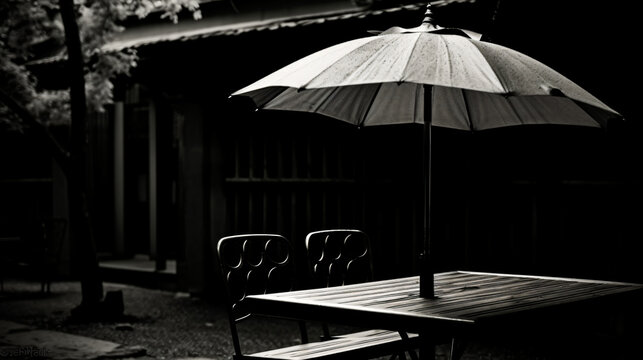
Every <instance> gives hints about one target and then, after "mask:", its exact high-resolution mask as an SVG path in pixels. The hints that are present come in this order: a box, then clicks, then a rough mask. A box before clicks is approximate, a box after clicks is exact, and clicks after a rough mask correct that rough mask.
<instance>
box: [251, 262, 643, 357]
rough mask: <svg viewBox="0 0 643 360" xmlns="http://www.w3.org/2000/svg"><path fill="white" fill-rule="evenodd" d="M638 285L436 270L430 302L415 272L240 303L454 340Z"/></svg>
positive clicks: (282, 314) (286, 313) (264, 310)
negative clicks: (510, 320)
mask: <svg viewBox="0 0 643 360" xmlns="http://www.w3.org/2000/svg"><path fill="white" fill-rule="evenodd" d="M642 288H643V285H640V284H632V283H622V282H610V281H597V280H585V279H569V278H553V277H543V276H525V275H509V274H494V273H480V272H467V271H453V272H446V273H439V274H436V275H435V295H436V298H433V299H425V298H421V297H419V295H418V293H419V277H417V276H413V277H406V278H399V279H392V280H383V281H374V282H369V283H363V284H356V285H346V286H340V287H332V288H323V289H311V290H302V291H291V292H283V293H274V294H265V295H253V296H248V297H247V298H246V301H245V306H247V307H248V309H249V310H250V311H251V312H253V313H256V314H262V315H269V316H278V317H286V318H295V319H303V320H309V321H324V322H328V323H338V324H346V325H356V326H364V327H372V328H384V329H391V330H401V331H407V332H414V333H419V334H420V335H421V336H424V337H425V338H426V339H431V338H433V337H434V336H436V335H439V334H449V336H450V337H457V336H460V335H462V334H467V333H468V332H469V331H472V330H474V329H477V330H479V329H480V327H481V326H482V327H484V326H485V325H487V324H492V323H494V321H496V320H498V321H500V320H501V319H506V318H508V317H512V316H516V315H520V314H527V313H534V312H536V313H537V311H538V310H539V309H548V308H553V307H556V306H562V305H565V304H575V305H577V304H578V303H580V302H588V301H591V300H592V299H599V298H600V299H604V298H606V297H608V296H609V297H614V296H615V295H617V294H623V293H629V292H632V291H637V292H640V290H641V289H642ZM423 343H424V342H423ZM426 343H427V344H429V343H430V342H429V341H427V342H426ZM430 352H431V351H430V350H428V349H421V354H423V355H422V356H423V357H424V358H430V357H431V354H430ZM427 354H428V356H427Z"/></svg>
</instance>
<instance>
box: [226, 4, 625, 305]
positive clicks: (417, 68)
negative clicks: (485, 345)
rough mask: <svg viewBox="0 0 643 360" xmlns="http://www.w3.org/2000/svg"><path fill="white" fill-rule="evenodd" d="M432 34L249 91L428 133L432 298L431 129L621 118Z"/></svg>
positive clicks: (470, 38) (531, 65)
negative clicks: (421, 127)
mask: <svg viewBox="0 0 643 360" xmlns="http://www.w3.org/2000/svg"><path fill="white" fill-rule="evenodd" d="M477 38H479V37H477V36H475V34H473V33H471V32H468V31H465V30H461V29H453V28H442V27H440V26H437V25H434V24H433V19H432V16H431V10H430V4H429V6H427V13H426V16H425V19H424V21H423V22H422V24H421V25H420V26H418V27H415V28H410V29H404V28H400V27H393V28H391V29H389V30H387V31H384V32H382V33H380V34H379V35H377V36H369V37H364V38H359V39H355V40H351V41H347V42H343V43H340V44H337V45H334V46H331V47H329V48H326V49H323V50H321V51H318V52H316V53H314V54H311V55H309V56H306V57H304V58H302V59H300V60H298V61H296V62H294V63H292V64H290V65H287V66H285V67H283V68H281V69H280V70H277V71H275V72H274V73H272V74H270V75H268V76H266V77H264V78H263V79H260V80H258V81H257V82H255V83H253V84H251V85H249V86H247V87H245V88H243V89H240V90H238V91H236V92H235V93H233V94H232V95H231V96H238V95H243V96H247V97H250V98H251V99H252V100H253V101H254V103H255V104H256V106H257V108H258V109H270V110H288V111H303V112H312V113H319V114H323V115H326V116H329V117H332V118H336V119H339V120H342V121H346V122H349V123H351V124H354V125H356V126H359V127H361V126H374V125H388V124H413V123H415V124H424V158H425V159H424V166H425V170H424V174H425V175H424V178H425V209H424V211H425V216H424V217H425V220H424V222H425V225H424V233H425V234H424V244H423V246H424V250H423V254H422V262H421V272H420V295H421V296H423V297H433V296H434V291H433V271H432V268H431V263H432V262H431V260H430V256H431V251H430V249H431V241H430V234H431V127H432V126H439V127H447V128H453V129H461V130H467V131H478V130H485V129H492V128H498V127H505V126H514V125H525V124H560V125H575V126H592V127H601V126H604V125H605V124H606V122H607V121H608V120H610V119H612V118H620V117H621V116H620V115H619V114H618V113H617V112H616V111H614V110H613V109H611V108H610V107H608V106H607V105H605V104H604V103H603V102H601V101H600V100H598V99H597V98H596V97H594V96H593V95H591V94H590V93H589V92H587V91H585V90H584V89H582V88H581V87H580V86H578V85H577V84H575V83H574V82H572V81H570V80H569V79H567V78H566V77H564V76H563V75H561V74H559V73H558V72H556V71H554V70H553V69H551V68H550V67H548V66H546V65H544V64H542V63H540V62H538V61H537V60H535V59H533V58H531V57H529V56H527V55H524V54H522V53H520V52H518V51H515V50H512V49H509V48H507V47H503V46H500V45H496V44H492V43H488V42H483V41H480V40H477Z"/></svg>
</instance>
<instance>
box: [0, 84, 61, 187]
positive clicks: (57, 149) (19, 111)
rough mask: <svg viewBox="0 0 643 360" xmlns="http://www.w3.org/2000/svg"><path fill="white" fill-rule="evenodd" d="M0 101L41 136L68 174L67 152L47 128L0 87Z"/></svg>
mask: <svg viewBox="0 0 643 360" xmlns="http://www.w3.org/2000/svg"><path fill="white" fill-rule="evenodd" d="M0 101H2V102H3V103H4V104H5V105H6V106H7V107H8V108H9V109H11V111H13V112H14V113H15V114H16V115H17V116H18V117H19V118H20V119H21V120H22V121H23V122H24V123H25V124H27V125H29V126H30V127H31V128H33V129H34V130H35V133H36V135H37V136H40V137H42V138H43V139H44V140H45V141H46V143H47V146H48V148H49V150H51V154H52V156H53V157H54V159H55V160H56V162H57V163H58V165H60V167H61V168H62V170H63V171H64V172H65V175H66V176H68V175H69V152H67V151H66V150H65V149H64V148H63V147H62V146H61V145H60V143H59V142H58V141H57V140H56V139H55V138H54V137H53V135H52V134H51V133H50V132H49V130H47V128H46V127H45V126H44V125H43V124H42V123H41V122H40V121H38V120H37V119H36V118H35V117H34V116H33V115H32V114H31V112H29V110H27V108H26V107H24V106H23V105H22V104H20V103H19V102H18V101H17V100H16V99H14V98H13V96H11V95H10V94H9V93H7V92H6V91H5V90H4V89H2V88H0Z"/></svg>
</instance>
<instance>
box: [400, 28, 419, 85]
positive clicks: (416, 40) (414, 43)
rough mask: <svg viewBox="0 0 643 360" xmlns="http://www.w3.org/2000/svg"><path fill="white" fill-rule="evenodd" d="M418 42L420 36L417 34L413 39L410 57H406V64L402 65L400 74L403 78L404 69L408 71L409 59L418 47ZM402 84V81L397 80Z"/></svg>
mask: <svg viewBox="0 0 643 360" xmlns="http://www.w3.org/2000/svg"><path fill="white" fill-rule="evenodd" d="M419 40H420V34H419V33H418V34H417V36H416V37H415V41H414V42H413V48H412V49H411V51H410V52H409V54H410V55H409V57H408V60H407V61H406V64H405V65H404V69H402V73H401V75H402V76H404V74H406V69H408V67H409V64H410V63H411V57H412V55H413V53H414V52H415V48H416V47H417V46H418V42H419ZM402 82H404V79H399V80H398V83H402Z"/></svg>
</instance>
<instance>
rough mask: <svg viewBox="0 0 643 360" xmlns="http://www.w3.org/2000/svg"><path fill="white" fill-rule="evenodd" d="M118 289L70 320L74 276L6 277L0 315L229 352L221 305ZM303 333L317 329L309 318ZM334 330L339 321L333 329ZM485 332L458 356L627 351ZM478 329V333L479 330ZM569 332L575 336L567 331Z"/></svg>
mask: <svg viewBox="0 0 643 360" xmlns="http://www.w3.org/2000/svg"><path fill="white" fill-rule="evenodd" d="M112 290H120V291H122V292H123V298H124V303H125V311H124V316H122V318H119V319H117V320H115V321H110V322H91V323H77V322H72V321H70V317H69V315H70V310H71V309H72V308H74V307H75V306H77V305H78V304H79V303H80V300H81V294H80V285H79V284H78V283H77V282H55V283H53V284H52V287H51V293H50V294H43V293H41V292H40V286H39V284H37V283H33V282H31V283H30V282H25V281H17V280H6V281H5V283H4V292H2V293H1V294H0V319H4V320H9V321H14V322H18V323H22V324H26V325H31V326H35V327H38V328H42V329H48V330H55V331H62V332H66V333H71V334H76V335H83V336H88V337H92V338H96V339H101V340H107V341H112V342H116V343H119V344H123V345H129V346H136V345H138V346H142V347H144V348H145V349H146V350H147V356H148V357H151V358H156V359H178V358H187V357H204V358H211V359H231V358H232V356H231V354H232V353H233V348H232V343H231V340H230V331H229V327H228V319H227V315H226V312H225V309H224V307H223V306H222V305H221V304H215V303H212V302H210V301H207V300H205V299H202V298H198V297H191V296H189V295H188V294H184V293H173V292H167V291H160V290H151V289H145V288H140V287H135V286H129V285H121V284H114V283H106V284H105V291H106V292H107V291H112ZM309 329H310V330H311V331H310V332H311V334H310V336H311V337H314V336H316V331H317V330H318V329H319V327H318V326H316V324H311V325H309ZM337 330H338V331H341V330H345V329H337ZM240 332H241V333H240V337H241V339H242V340H243V344H242V348H243V349H244V351H245V352H254V351H259V350H264V349H269V348H272V347H278V346H284V345H286V344H291V343H292V342H296V341H297V340H298V335H299V333H298V328H297V326H296V325H294V324H293V323H292V322H289V321H285V320H281V321H279V320H276V319H270V320H266V319H262V320H253V321H252V322H247V323H244V324H242V326H241V327H240ZM508 334H511V336H505V335H503V336H502V337H499V336H490V337H488V338H487V337H485V338H479V339H475V340H471V341H470V342H469V345H468V347H467V351H466V352H465V354H464V356H463V357H462V360H510V359H511V360H536V359H539V360H541V359H559V358H561V359H563V358H565V359H587V358H595V359H617V358H622V359H634V357H627V356H621V355H620V354H619V353H618V352H617V351H616V350H614V351H613V349H612V348H609V347H605V346H596V344H594V343H591V341H592V340H587V339H585V340H582V339H581V340H578V339H576V340H574V339H572V341H571V342H566V341H567V340H569V339H565V338H564V337H565V336H556V337H555V338H554V341H551V340H552V338H551V337H549V338H548V339H547V340H546V341H545V340H543V339H539V338H535V337H534V335H533V333H529V334H524V336H523V335H521V334H516V333H513V334H512V331H511V329H509V331H508ZM483 336H484V334H483ZM570 338H575V337H570ZM447 354H448V347H447V346H440V347H438V348H437V359H438V360H442V359H447Z"/></svg>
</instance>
